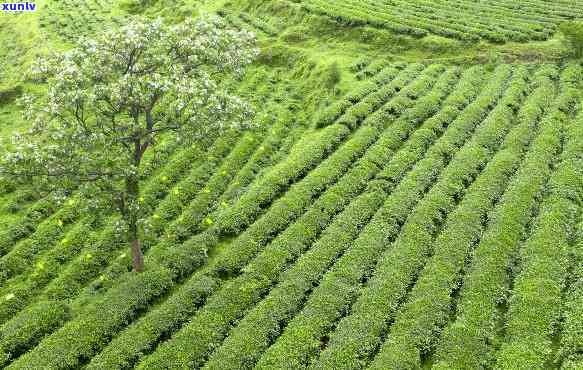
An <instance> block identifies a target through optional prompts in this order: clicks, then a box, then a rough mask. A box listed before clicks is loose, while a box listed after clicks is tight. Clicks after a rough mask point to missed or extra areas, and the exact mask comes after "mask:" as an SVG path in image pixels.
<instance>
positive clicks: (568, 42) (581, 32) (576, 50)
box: [559, 22, 583, 58]
mask: <svg viewBox="0 0 583 370" xmlns="http://www.w3.org/2000/svg"><path fill="white" fill-rule="evenodd" d="M559 30H560V31H561V33H562V34H563V38H564V40H565V46H566V48H567V50H568V53H569V54H571V55H573V56H574V57H575V58H581V57H583V22H565V23H562V24H561V25H560V26H559Z"/></svg>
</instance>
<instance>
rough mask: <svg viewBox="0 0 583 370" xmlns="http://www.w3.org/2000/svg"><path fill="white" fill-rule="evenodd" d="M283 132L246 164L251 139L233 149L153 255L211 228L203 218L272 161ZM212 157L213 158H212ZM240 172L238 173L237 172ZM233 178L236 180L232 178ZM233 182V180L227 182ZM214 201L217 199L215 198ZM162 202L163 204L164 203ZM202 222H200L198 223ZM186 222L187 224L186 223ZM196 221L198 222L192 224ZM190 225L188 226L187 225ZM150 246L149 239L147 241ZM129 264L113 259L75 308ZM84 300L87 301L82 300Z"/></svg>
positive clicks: (280, 127) (272, 133)
mask: <svg viewBox="0 0 583 370" xmlns="http://www.w3.org/2000/svg"><path fill="white" fill-rule="evenodd" d="M286 132H287V127H286V123H285V122H283V125H282V124H277V125H276V126H275V127H273V128H272V129H270V133H269V134H268V135H267V136H266V138H265V139H264V140H263V142H261V146H259V147H258V148H256V150H255V153H254V154H253V155H252V156H251V158H250V159H249V160H247V161H246V162H245V159H246V158H247V157H248V156H249V150H250V149H251V148H253V147H257V145H258V144H259V143H258V142H256V141H255V139H253V140H251V138H252V137H249V138H248V140H242V141H241V142H240V143H239V144H238V146H237V147H236V148H234V149H233V151H232V152H231V154H230V155H229V157H228V158H226V159H225V161H224V163H223V164H222V165H221V167H220V168H219V169H218V170H217V171H216V173H215V174H214V175H213V177H212V178H211V179H210V180H209V182H208V183H207V185H206V186H205V188H204V189H203V191H201V192H199V194H198V195H197V196H196V198H195V199H193V200H192V201H191V203H190V204H189V205H188V206H187V207H186V209H184V210H183V212H182V214H181V216H180V217H179V218H178V219H177V220H174V221H173V222H171V223H169V224H168V226H167V227H166V233H165V235H164V236H163V237H162V238H161V240H160V241H159V242H158V244H157V246H156V252H155V254H156V255H164V254H165V253H166V252H165V251H166V250H167V249H168V248H170V247H173V246H176V245H177V244H179V243H181V242H182V241H183V240H185V239H186V238H187V237H189V236H190V235H192V234H193V233H195V232H197V231H200V230H204V229H205V228H207V227H212V226H213V220H214V219H215V216H213V214H211V215H209V216H208V217H206V218H205V216H207V215H208V214H209V213H210V212H211V211H213V210H214V211H215V213H217V212H220V209H217V208H225V207H227V206H228V204H227V203H226V202H228V201H229V199H230V198H229V197H230V196H232V194H236V193H238V192H240V191H241V189H242V188H243V187H245V186H247V185H248V184H249V183H251V181H252V180H253V179H254V177H255V175H256V171H257V170H258V166H261V165H262V164H266V163H269V162H270V161H271V160H272V159H273V158H272V157H273V151H274V150H276V148H277V146H278V145H280V143H281V135H284V134H285V133H286ZM215 157H216V156H215ZM239 169H240V170H239ZM235 174H236V176H235ZM233 176H235V177H234V178H233V180H231V181H230V184H229V181H227V180H228V179H230V178H232V177H233ZM227 185H229V186H228V189H227V192H230V193H223V194H222V195H221V192H222V191H224V188H225V187H226V186H227ZM219 196H220V198H218V199H217V197H219ZM165 201H166V200H165ZM203 218H204V220H202V219H203ZM188 220H190V221H188ZM196 220H198V221H199V222H196V223H195V221H196ZM189 222H191V223H189ZM150 244H152V239H150ZM128 266H129V261H128V259H126V258H123V259H117V260H116V261H115V263H114V264H112V265H110V266H109V267H108V268H107V269H106V270H105V271H103V272H102V274H101V276H100V279H99V280H97V281H94V282H92V283H91V284H90V285H89V286H87V287H86V288H85V291H84V292H82V294H81V295H80V296H79V297H77V298H76V300H75V306H77V307H82V306H83V305H84V301H85V300H91V299H92V296H93V295H94V293H93V290H94V289H100V290H106V289H108V288H109V287H111V286H113V285H114V284H115V282H116V281H117V280H116V279H117V278H118V277H119V276H120V275H121V274H123V273H124V272H126V271H127V269H128ZM83 296H87V299H85V298H83Z"/></svg>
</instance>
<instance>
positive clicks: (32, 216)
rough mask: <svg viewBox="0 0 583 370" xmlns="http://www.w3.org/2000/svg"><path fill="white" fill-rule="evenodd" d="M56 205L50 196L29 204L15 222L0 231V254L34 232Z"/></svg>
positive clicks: (3, 253)
mask: <svg viewBox="0 0 583 370" xmlns="http://www.w3.org/2000/svg"><path fill="white" fill-rule="evenodd" d="M57 208H58V205H57V204H56V202H55V201H54V200H53V199H52V198H51V197H45V198H43V199H40V200H39V201H38V202H36V203H34V204H33V205H32V206H30V207H29V208H28V209H26V211H24V213H23V214H22V215H21V216H19V217H18V219H17V220H16V222H14V223H12V224H11V225H10V226H8V227H7V228H5V229H4V230H1V231H0V256H3V255H5V254H6V253H8V252H9V251H10V250H11V249H12V248H13V247H14V245H15V244H16V242H18V241H19V240H21V239H24V238H26V237H28V236H29V235H31V234H32V233H34V231H35V230H36V227H37V225H38V224H39V223H40V222H42V221H43V220H44V219H46V218H47V217H49V216H50V215H52V214H53V213H54V212H55V211H56V210H57Z"/></svg>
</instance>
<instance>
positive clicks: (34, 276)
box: [0, 217, 95, 324]
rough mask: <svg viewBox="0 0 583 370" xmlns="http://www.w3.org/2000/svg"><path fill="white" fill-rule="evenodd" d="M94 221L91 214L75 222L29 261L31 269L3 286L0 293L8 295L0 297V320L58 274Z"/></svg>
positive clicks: (6, 318) (36, 293)
mask: <svg viewBox="0 0 583 370" xmlns="http://www.w3.org/2000/svg"><path fill="white" fill-rule="evenodd" d="M94 224H95V223H94V222H93V219H92V218H91V217H89V218H87V219H83V220H82V221H80V222H78V223H77V224H75V225H74V226H73V227H71V229H69V231H68V232H67V233H66V234H65V237H64V238H63V239H62V240H61V241H60V242H59V243H57V245H56V246H55V247H54V248H53V249H51V250H50V251H49V252H48V253H47V254H46V255H45V256H44V257H43V258H42V259H41V260H40V261H39V262H37V263H36V264H34V265H32V268H34V270H33V271H32V272H31V273H29V274H22V275H20V276H19V278H18V279H16V280H12V281H10V282H9V284H6V285H5V286H4V287H3V289H2V293H1V294H0V296H2V297H11V298H10V299H6V298H5V299H2V300H0V324H2V323H4V322H5V321H7V320H10V319H12V318H13V317H14V315H16V314H17V313H18V311H20V310H21V309H22V308H23V307H25V306H26V305H28V304H29V303H30V302H31V300H32V299H33V298H34V297H37V296H38V295H40V293H41V291H42V288H43V287H45V286H46V285H47V284H48V283H49V282H50V281H51V280H52V279H54V278H55V277H56V276H58V274H59V273H60V271H61V267H62V266H64V265H65V264H66V263H67V262H68V261H69V260H70V259H72V258H73V257H75V256H76V255H77V254H78V253H80V252H81V250H82V249H83V247H84V246H85V243H86V242H87V230H91V229H92V228H93V227H94ZM41 300H42V298H41Z"/></svg>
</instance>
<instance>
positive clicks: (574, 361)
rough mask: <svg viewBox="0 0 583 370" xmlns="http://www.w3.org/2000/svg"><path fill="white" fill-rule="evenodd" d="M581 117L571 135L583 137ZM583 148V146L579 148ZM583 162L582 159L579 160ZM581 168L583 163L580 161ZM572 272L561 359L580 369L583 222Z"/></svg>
mask: <svg viewBox="0 0 583 370" xmlns="http://www.w3.org/2000/svg"><path fill="white" fill-rule="evenodd" d="M581 117H583V116H580V118H579V119H578V120H577V123H576V124H575V125H573V126H577V127H573V129H572V130H571V132H570V133H571V134H572V135H573V136H571V137H578V138H581V137H583V136H582V135H583V132H582V128H583V125H581ZM579 150H583V148H581V149H579ZM578 161H579V162H581V159H579V160H578ZM579 168H581V163H579ZM572 261H573V263H572V273H571V276H570V278H571V281H570V288H569V291H568V293H567V296H566V303H565V307H564V311H565V314H564V316H565V318H564V322H563V332H562V336H561V349H560V351H559V356H558V357H559V359H560V360H562V361H563V364H562V368H563V369H580V368H581V367H582V366H583V315H582V314H581V307H583V223H579V227H578V237H577V241H576V244H575V245H574V248H573V250H572Z"/></svg>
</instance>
